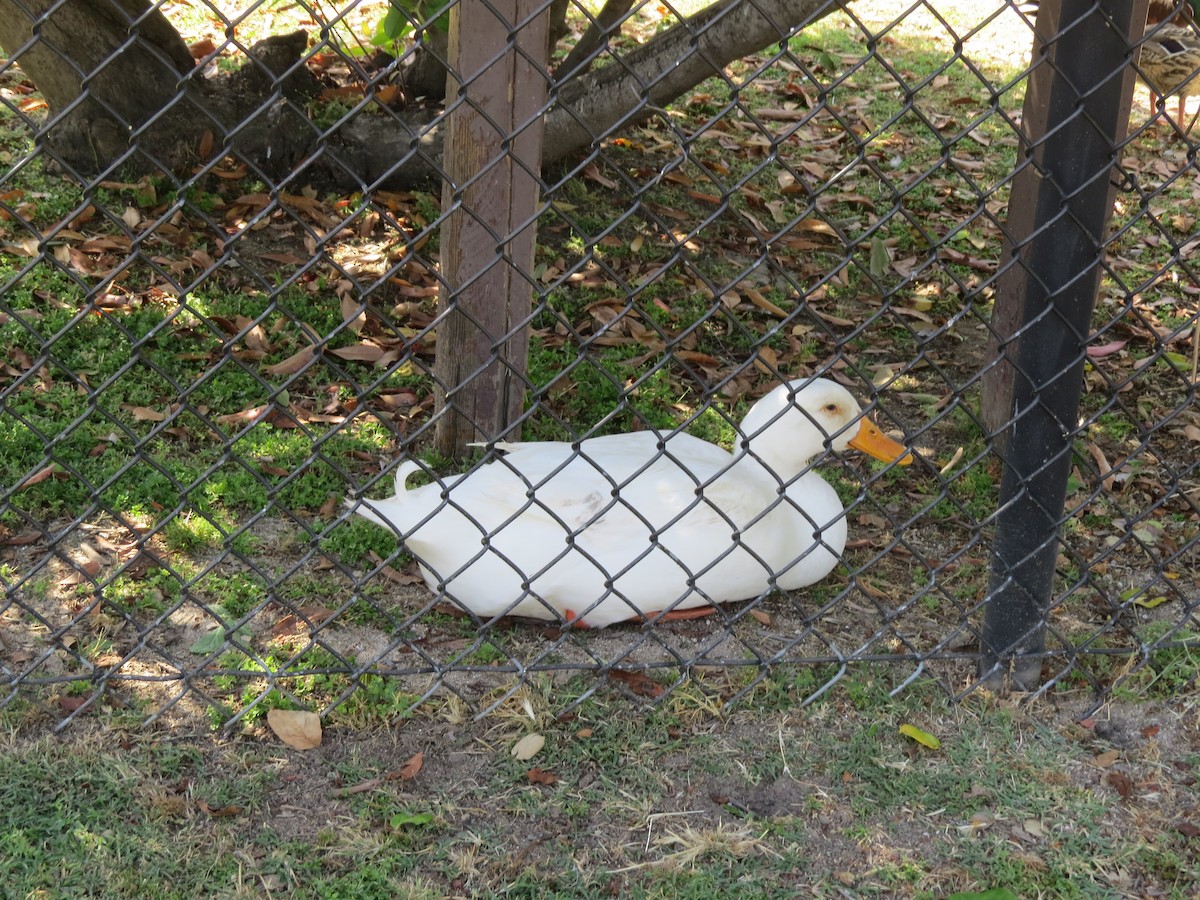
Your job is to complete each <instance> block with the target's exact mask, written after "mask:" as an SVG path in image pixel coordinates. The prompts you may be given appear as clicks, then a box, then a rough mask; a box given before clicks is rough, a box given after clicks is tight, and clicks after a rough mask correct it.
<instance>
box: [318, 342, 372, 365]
mask: <svg viewBox="0 0 1200 900" xmlns="http://www.w3.org/2000/svg"><path fill="white" fill-rule="evenodd" d="M329 352H330V353H332V354H333V355H334V356H340V357H341V358H342V359H354V360H359V361H360V362H372V363H373V362H375V361H376V360H378V359H379V358H380V357H381V356H383V354H384V349H383V348H382V347H380V346H379V345H378V344H373V343H371V342H370V341H363V342H362V343H361V344H353V345H351V346H349V347H338V348H337V349H336V350H330V351H329Z"/></svg>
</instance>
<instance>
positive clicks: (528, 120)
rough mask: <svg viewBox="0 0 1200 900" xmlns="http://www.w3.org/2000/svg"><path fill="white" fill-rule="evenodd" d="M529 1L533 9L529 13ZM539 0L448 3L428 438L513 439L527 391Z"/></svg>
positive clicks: (444, 444)
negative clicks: (432, 413)
mask: <svg viewBox="0 0 1200 900" xmlns="http://www.w3.org/2000/svg"><path fill="white" fill-rule="evenodd" d="M539 10H540V11H539ZM548 10H549V4H548V3H546V2H545V0H486V2H484V0H459V3H458V4H457V5H456V6H455V7H454V8H453V10H452V11H451V14H450V50H449V63H450V76H449V79H448V82H447V87H446V99H447V109H448V112H447V116H446V132H445V133H446V137H445V153H444V157H443V159H444V163H443V165H444V168H445V181H444V182H443V188H442V208H443V209H444V210H445V211H446V212H447V218H446V221H445V223H444V224H443V225H442V242H441V265H442V276H443V278H444V279H445V283H444V286H443V289H442V295H441V298H440V300H439V318H440V321H439V324H438V328H437V358H436V362H435V364H434V376H435V378H436V380H437V382H438V383H437V387H436V389H435V393H436V398H437V410H436V415H437V425H436V431H435V436H434V443H435V445H436V446H437V449H438V450H439V451H440V452H442V453H444V454H446V455H447V456H450V457H460V456H462V455H464V453H465V452H466V445H467V443H468V442H470V441H490V440H499V439H501V438H503V439H506V440H516V439H518V438H519V426H516V425H515V424H514V423H516V422H517V420H518V418H519V417H520V415H521V412H522V410H523V408H524V403H525V392H526V388H527V384H528V382H527V379H526V375H525V370H526V355H527V352H528V346H529V337H528V331H529V329H528V321H529V317H530V315H531V306H532V304H531V297H532V293H533V282H532V278H533V251H534V245H535V242H536V237H537V228H536V220H535V218H534V216H535V212H536V210H537V205H538V202H539V198H540V194H541V191H540V177H539V176H540V174H541V156H542V130H543V115H542V113H543V110H544V109H545V105H546V97H547V93H548V83H549V76H548V74H547V62H548V56H549V53H548V40H547V33H548V18H549V16H548Z"/></svg>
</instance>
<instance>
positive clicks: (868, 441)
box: [850, 416, 913, 466]
mask: <svg viewBox="0 0 1200 900" xmlns="http://www.w3.org/2000/svg"><path fill="white" fill-rule="evenodd" d="M850 446H851V447H853V448H854V449H855V450H861V451H862V452H863V453H866V454H869V455H871V456H873V457H875V458H876V459H880V460H883V461H884V462H892V461H893V460H899V461H900V465H902V466H907V465H909V464H910V463H911V462H912V461H913V459H912V454H911V453H909V452H908V450H907V449H906V448H905V446H904V445H903V444H901V443H900V442H898V441H893V440H892V439H891V438H890V437H888V436H887V435H886V434H884V433H883V432H882V431H880V430H879V428H878V427H877V426H876V425H875V423H874V422H872V421H871V420H870V419H868V418H866V417H865V416H864V417H863V419H862V424H861V425H859V426H858V434H856V435H855V436H854V437H852V438H851V439H850Z"/></svg>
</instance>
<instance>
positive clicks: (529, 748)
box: [510, 733, 546, 762]
mask: <svg viewBox="0 0 1200 900" xmlns="http://www.w3.org/2000/svg"><path fill="white" fill-rule="evenodd" d="M544 746H546V738H545V737H544V736H543V735H540V734H537V733H534V734H527V735H525V737H523V738H521V739H520V740H519V741H517V742H516V743H515V744H513V748H512V750H511V751H510V752H511V753H512V755H513V757H514V758H515V759H519V760H521V761H522V762H524V761H525V760H527V759H533V758H534V757H535V756H537V755H538V753H539V752H540V751H541V749H542V747H544Z"/></svg>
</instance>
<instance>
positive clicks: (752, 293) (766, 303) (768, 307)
mask: <svg viewBox="0 0 1200 900" xmlns="http://www.w3.org/2000/svg"><path fill="white" fill-rule="evenodd" d="M743 293H744V294H745V295H746V297H747V298H748V299H749V300H750V302H751V303H753V304H754V305H755V306H757V307H758V308H759V309H761V310H763V311H764V312H767V313H770V314H771V315H773V316H775V318H777V319H786V318H787V317H788V314H787V311H786V310H784V309H782V308H780V307H778V306H776V305H775V304H774V303H772V302H771V301H770V300H768V299H767V298H766V297H764V296H763V295H762V293H760V292H759V290H758V289H757V288H743Z"/></svg>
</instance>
